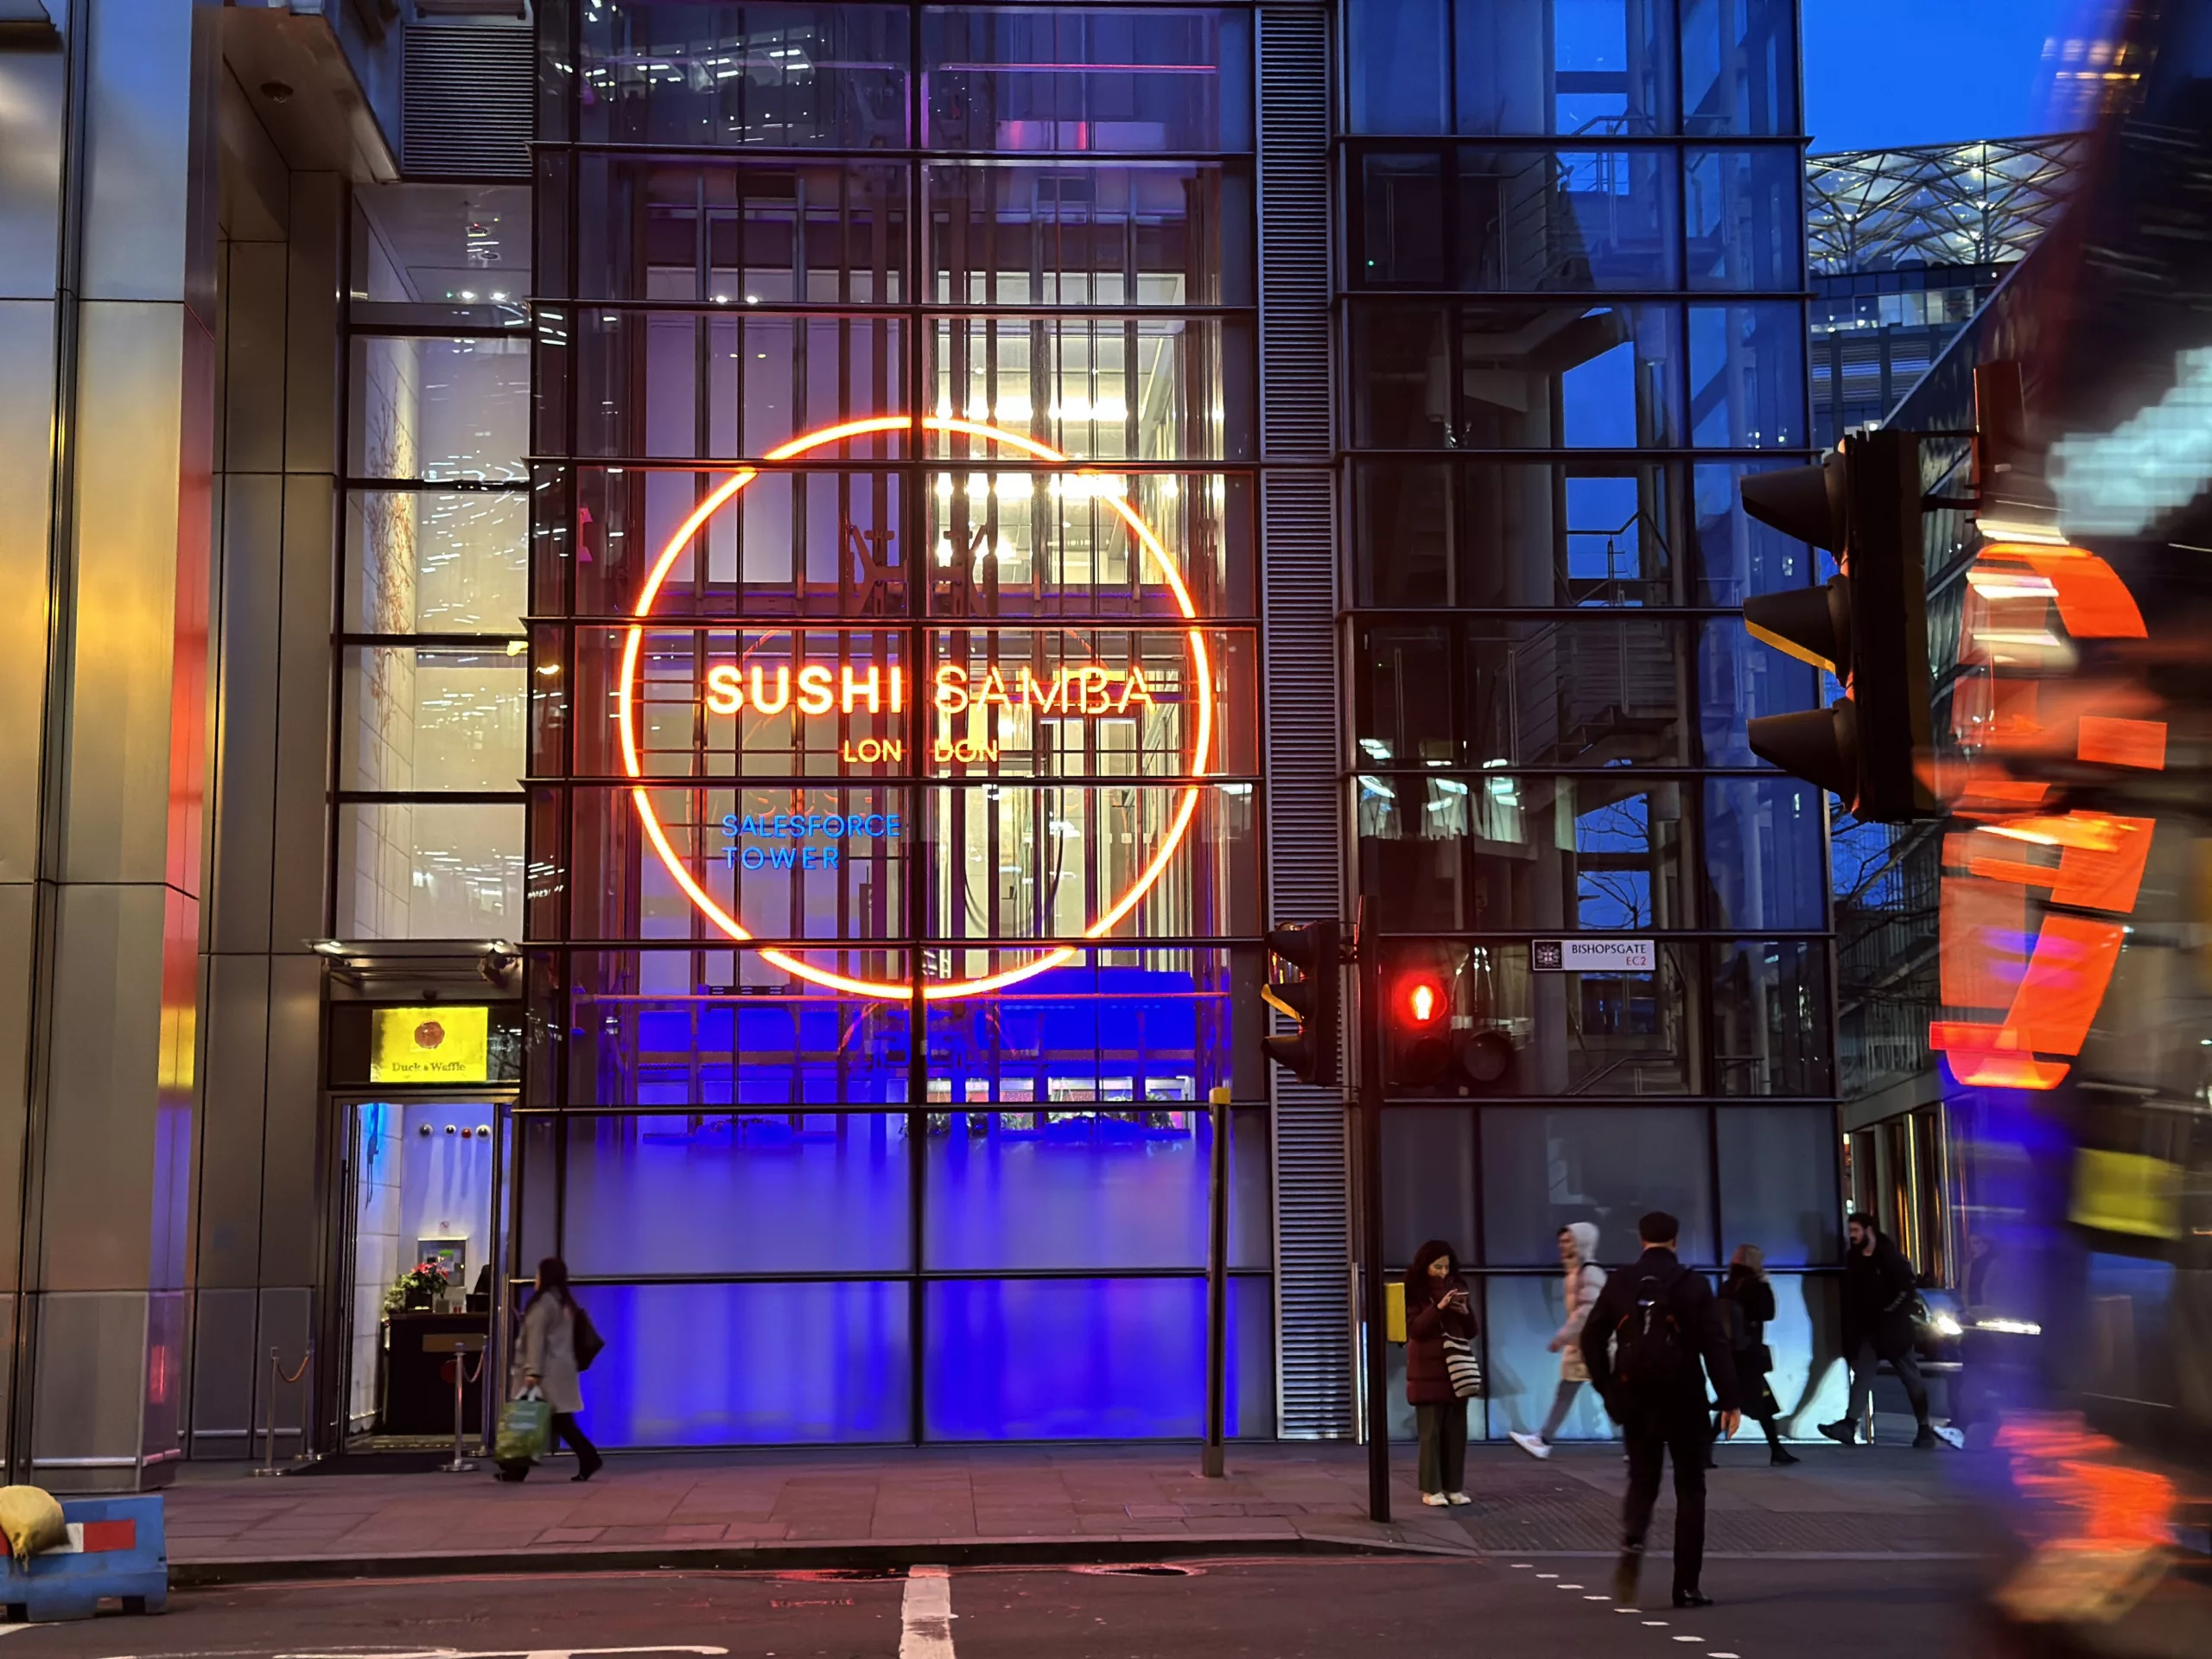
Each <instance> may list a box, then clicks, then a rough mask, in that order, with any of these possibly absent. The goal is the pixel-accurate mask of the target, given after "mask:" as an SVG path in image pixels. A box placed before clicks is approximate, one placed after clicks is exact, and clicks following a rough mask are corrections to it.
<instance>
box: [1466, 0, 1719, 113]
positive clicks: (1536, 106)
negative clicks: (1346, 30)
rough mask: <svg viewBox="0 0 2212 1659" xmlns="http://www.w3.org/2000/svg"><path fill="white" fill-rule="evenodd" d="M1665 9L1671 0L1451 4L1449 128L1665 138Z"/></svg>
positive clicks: (1669, 49)
mask: <svg viewBox="0 0 2212 1659" xmlns="http://www.w3.org/2000/svg"><path fill="white" fill-rule="evenodd" d="M1672 11H1673V6H1672V4H1671V3H1670V0H1457V6H1456V12H1457V15H1456V16H1455V17H1454V19H1453V37H1454V38H1453V45H1454V48H1455V50H1456V54H1457V61H1456V65H1455V68H1456V81H1457V86H1456V89H1455V96H1454V99H1453V107H1454V109H1455V111H1456V117H1455V124H1456V125H1457V127H1458V130H1459V131H1461V132H1467V133H1491V132H1496V133H1520V132H1530V133H1560V134H1569V133H1572V134H1578V135H1579V134H1584V133H1589V134H1603V135H1605V136H1609V137H1610V136H1612V135H1615V134H1621V133H1627V134H1634V135H1637V136H1643V137H1648V136H1650V135H1653V134H1657V133H1666V132H1672V131H1673V130H1675V126H1674V118H1675V86H1674V79H1675V77H1674V41H1673V40H1672V39H1671V38H1670V35H1671V33H1672V31H1671V29H1670V27H1669V25H1670V22H1671V17H1672Z"/></svg>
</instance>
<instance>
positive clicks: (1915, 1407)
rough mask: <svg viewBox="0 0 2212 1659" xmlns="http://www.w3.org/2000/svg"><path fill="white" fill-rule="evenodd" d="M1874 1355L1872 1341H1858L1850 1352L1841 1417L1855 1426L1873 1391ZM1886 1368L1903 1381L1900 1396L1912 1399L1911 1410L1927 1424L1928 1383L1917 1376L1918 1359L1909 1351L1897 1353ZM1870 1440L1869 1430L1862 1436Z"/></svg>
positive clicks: (1875, 1360)
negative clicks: (1845, 1406) (1847, 1393)
mask: <svg viewBox="0 0 2212 1659" xmlns="http://www.w3.org/2000/svg"><path fill="white" fill-rule="evenodd" d="M1881 1363H1882V1362H1881V1361H1880V1360H1879V1359H1878V1358H1877V1357H1875V1354H1874V1344H1872V1343H1871V1342H1862V1343H1860V1344H1859V1351H1858V1352H1857V1353H1855V1354H1853V1355H1852V1356H1851V1407H1850V1409H1849V1410H1847V1411H1846V1412H1845V1413H1844V1417H1843V1420H1844V1421H1846V1422H1847V1423H1849V1424H1850V1425H1852V1427H1854V1428H1856V1427H1859V1425H1861V1424H1863V1423H1864V1422H1865V1421H1866V1402H1867V1401H1868V1399H1870V1398H1871V1397H1872V1395H1873V1392H1874V1372H1875V1370H1876V1369H1877V1368H1878V1366H1879V1365H1880V1364H1881ZM1890 1369H1891V1370H1894V1371H1895V1372H1896V1373H1897V1381H1898V1382H1900V1383H1904V1397H1905V1398H1906V1399H1907V1400H1909V1401H1910V1402H1912V1414H1913V1415H1914V1416H1915V1417H1916V1418H1918V1419H1919V1420H1920V1426H1921V1427H1923V1428H1925V1427H1928V1385H1927V1384H1926V1383H1923V1382H1922V1381H1921V1380H1920V1363H1919V1361H1917V1360H1916V1359H1915V1358H1914V1357H1912V1354H1911V1352H1910V1351H1906V1352H1904V1353H1902V1354H1899V1355H1898V1356H1897V1357H1896V1358H1895V1359H1893V1360H1891V1362H1890ZM1866 1438H1867V1439H1868V1440H1872V1439H1873V1438H1874V1437H1873V1436H1872V1434H1871V1433H1870V1434H1868V1435H1867V1437H1866Z"/></svg>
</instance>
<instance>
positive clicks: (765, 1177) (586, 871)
mask: <svg viewBox="0 0 2212 1659" xmlns="http://www.w3.org/2000/svg"><path fill="white" fill-rule="evenodd" d="M538 30H539V42H540V55H541V61H542V67H543V77H542V81H541V86H542V98H541V104H540V111H539V137H540V140H541V142H540V144H539V147H538V152H537V154H538V162H537V167H538V173H537V188H536V199H537V226H538V241H537V267H536V283H535V289H534V293H535V296H536V301H535V342H536V352H537V364H536V381H535V399H536V401H535V416H534V418H535V429H534V432H535V435H534V442H533V446H532V450H533V454H534V457H535V459H534V461H533V462H532V467H531V480H530V499H531V569H530V580H531V600H530V609H531V619H532V620H531V640H530V647H529V652H528V658H529V665H530V672H531V682H530V683H531V689H532V693H533V696H532V700H531V719H530V731H529V744H530V760H529V767H528V772H529V776H530V779H531V786H530V803H529V828H528V832H527V833H528V848H529V861H530V878H529V894H528V899H527V909H528V919H527V924H526V933H527V939H528V951H527V956H528V973H529V975H530V991H529V995H530V998H531V1021H532V1025H533V1028H534V1030H535V1031H537V1033H539V1034H540V1038H541V1040H537V1041H534V1042H533V1044H532V1047H531V1069H530V1075H529V1077H528V1080H527V1083H526V1085H525V1101H524V1113H523V1122H522V1127H521V1128H520V1130H519V1133H518V1148H519V1152H518V1160H519V1168H518V1172H517V1179H516V1188H517V1202H518V1216H517V1226H518V1232H519V1245H520V1250H519V1259H520V1260H522V1261H524V1262H528V1261H530V1260H531V1259H533V1258H535V1257H536V1256H537V1255H541V1254H545V1253H551V1252H556V1251H557V1252H558V1253H560V1254H561V1255H563V1256H565V1257H566V1259H567V1261H568V1262H569V1267H570V1268H571V1270H572V1272H573V1273H574V1274H575V1275H576V1281H577V1283H578V1284H579V1286H580V1287H582V1295H583V1296H584V1297H585V1299H586V1300H588V1302H589V1303H590V1305H591V1307H592V1310H593V1314H594V1319H596V1320H597V1321H598V1322H599V1325H600V1326H601V1329H602V1330H603V1331H604V1332H605V1333H606V1334H607V1338H608V1342H609V1346H608V1350H607V1354H606V1355H605V1356H604V1357H602V1358H601V1360H600V1361H599V1362H598V1363H597V1364H596V1365H594V1368H593V1370H592V1374H591V1378H590V1383H591V1387H590V1389H588V1394H589V1396H590V1403H589V1408H588V1413H587V1416H586V1422H587V1426H588V1429H589V1431H590V1433H593V1434H594V1436H595V1437H597V1438H599V1439H601V1440H603V1441H605V1442H606V1443H608V1444H612V1445H615V1446H690V1445H715V1444H741V1443H757V1442H798V1441H827V1440H852V1441H906V1440H992V1439H1001V1438H1027V1439H1082V1438H1092V1437H1137V1438H1141V1437H1154V1436H1181V1435H1195V1434H1196V1433H1198V1432H1199V1428H1200V1425H1201V1413H1202V1404H1203V1375H1204V1373H1203V1361H1204V1354H1205V1325H1204V1306H1205V1298H1204V1279H1203V1271H1204V1267H1205V1236H1206V1217H1207V1204H1208V1185H1207V1170H1208V1162H1209V1158H1210V1155H1211V1139H1210V1131H1209V1128H1208V1124H1207V1116H1206V1112H1205V1103H1206V1101H1207V1099H1208V1096H1209V1094H1210V1093H1211V1091H1212V1090H1216V1089H1225V1090H1229V1091H1230V1096H1231V1097H1232V1098H1233V1099H1234V1100H1235V1101H1236V1102H1237V1103H1240V1104H1239V1105H1238V1107H1237V1108H1236V1110H1235V1111H1234V1113H1233V1115H1232V1116H1233V1122H1234V1128H1233V1131H1232V1137H1231V1138H1232V1141H1233V1145H1232V1147H1231V1148H1230V1154H1231V1156H1230V1166H1231V1168H1232V1170H1233V1172H1234V1177H1233V1180H1232V1183H1231V1185H1232V1188H1233V1192H1232V1195H1231V1211H1230V1219H1231V1238H1232V1268H1233V1269H1234V1277H1233V1280H1232V1284H1231V1294H1230V1362H1229V1363H1230V1414H1231V1432H1233V1433H1240V1434H1244V1435H1267V1434H1270V1433H1272V1432H1273V1427H1274V1404H1273V1402H1274V1376H1273V1359H1272V1351H1273V1338H1272V1332H1271V1315H1270V1308H1271V1302H1272V1295H1271V1287H1270V1281H1269V1276H1268V1262H1269V1255H1270V1247H1269V1238H1270V1230H1269V1224H1268V1166H1269V1160H1268V1125H1267V1121H1266V1114H1265V1112H1264V1109H1262V1108H1261V1107H1260V1106H1259V1105H1257V1104H1256V1103H1258V1102H1261V1101H1262V1100H1263V1099H1264V1096H1265V1089H1264V1079H1263V1078H1262V1076H1261V1072H1260V1067H1259V1065H1258V1061H1257V1052H1256V1034H1257V1033H1256V1021H1255V1017H1254V1015H1253V1014H1252V1013H1251V1009H1252V1007H1254V1006H1255V995H1254V988H1255V985H1256V982H1257V980H1258V976H1259V963H1258V949H1257V943H1256V938H1257V934H1258V932H1259V931H1260V912H1259V899H1258V892H1259V888H1258V874H1259V843H1258V830H1257V826H1258V823H1260V821H1261V820H1260V811H1261V805H1262V802H1261V795H1260V791H1261V779H1260V777H1259V763H1258V743H1257V734H1256V730H1255V722H1256V704H1257V694H1256V685H1257V668H1258V664H1257V642H1256V637H1255V628H1254V620H1255V575H1254V569H1255V531H1254V513H1255V505H1254V504H1255V493H1256V491H1255V478H1254V474H1253V470H1252V467H1253V462H1254V450H1255V441H1254V414H1253V408H1254V401H1255V372H1254V361H1253V353H1254V340H1255V313H1254V309H1253V290H1254V285H1255V272H1254V269H1253V259H1254V254H1253V243H1254V231H1253V204H1252V160H1251V149H1252V111H1251V107H1250V98H1251V92H1250V83H1251V70H1250V33H1251V30H1250V20H1249V16H1247V15H1246V13H1245V11H1244V10H1243V9H1241V8H1235V7H1217V8H1188V7H1149V6H1147V7H1141V8H1138V7H1124V6H1116V5H1107V6H1096V7H1090V8H1083V7H1048V6H1035V5H1005V6H989V7H952V6H931V5H912V4H891V5H882V4H813V5H807V4H767V5H753V4H725V5H668V4H624V3H616V0H598V3H592V0H569V3H557V0H556V3H553V4H546V5H542V6H541V7H540V9H539V11H538ZM1246 1102H1251V1103H1255V1104H1253V1105H1250V1106H1246V1105H1243V1104H1242V1103H1246Z"/></svg>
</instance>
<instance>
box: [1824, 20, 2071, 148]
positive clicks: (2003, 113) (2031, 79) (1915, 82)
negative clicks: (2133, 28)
mask: <svg viewBox="0 0 2212 1659" xmlns="http://www.w3.org/2000/svg"><path fill="white" fill-rule="evenodd" d="M1804 8H1805V12H1804V16H1805V120H1806V125H1807V127H1808V130H1810V131H1811V133H1812V135H1813V151H1814V153H1815V155H1819V154H1821V153H1823V152H1826V151H1829V150H1838V149H1889V148H1892V147H1895V146H1900V145H1905V144H1936V143H1949V142H1952V141H1955V140H1958V139H1965V138H2018V137H2026V136H2028V135H2030V134H2032V133H2038V132H2041V131H2043V130H2045V126H2046V121H2045V117H2044V83H2043V81H2042V79H2041V78H2040V76H2039V73H2038V71H2039V69H2040V67H2041V65H2042V60H2043V48H2044V41H2046V40H2048V39H2049V38H2050V37H2051V36H2052V35H2061V34H2063V33H2064V32H2066V28H2067V25H2068V24H2069V22H2072V21H2073V20H2074V18H2075V16H2076V14H2077V13H2078V12H2079V11H2081V10H2082V9H2083V8H2082V5H2081V3H2080V0H1804Z"/></svg>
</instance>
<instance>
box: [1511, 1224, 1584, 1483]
mask: <svg viewBox="0 0 2212 1659" xmlns="http://www.w3.org/2000/svg"><path fill="white" fill-rule="evenodd" d="M1597 1255H1598V1229H1597V1225H1596V1224H1595V1223H1592V1222H1587V1221H1577V1222H1571V1223H1569V1224H1567V1226H1564V1227H1562V1228H1560V1230H1559V1262H1560V1268H1561V1269H1562V1270H1563V1271H1564V1272H1565V1274H1566V1277H1567V1287H1566V1290H1567V1320H1566V1323H1565V1324H1563V1325H1560V1328H1559V1334H1558V1335H1557V1336H1555V1337H1554V1338H1552V1339H1551V1351H1552V1352H1554V1353H1555V1354H1557V1355H1558V1356H1559V1389H1558V1392H1556V1393H1555V1394H1554V1395H1552V1409H1551V1414H1550V1415H1549V1416H1548V1417H1546V1418H1545V1419H1544V1426H1543V1427H1541V1428H1540V1429H1538V1430H1537V1431H1536V1432H1535V1433H1534V1434H1522V1433H1516V1434H1515V1435H1514V1436H1513V1443H1514V1445H1516V1446H1519V1447H1520V1448H1521V1449H1522V1451H1523V1452H1527V1453H1528V1454H1529V1456H1530V1457H1532V1458H1548V1457H1549V1456H1551V1454H1552V1436H1553V1435H1554V1434H1556V1433H1559V1426H1560V1424H1561V1423H1563V1422H1565V1421H1567V1412H1568V1410H1569V1408H1572V1407H1573V1404H1574V1396H1575V1395H1576V1394H1577V1393H1578V1392H1579V1391H1580V1389H1581V1387H1582V1385H1583V1384H1584V1383H1587V1382H1588V1381H1589V1380H1590V1368H1589V1367H1588V1366H1587V1365H1586V1364H1585V1363H1583V1360H1582V1323H1583V1321H1584V1320H1585V1319H1588V1318H1589V1317H1590V1310H1591V1309H1592V1307H1595V1306H1597V1305H1598V1293H1599V1291H1601V1290H1603V1289H1604V1288H1605V1269H1604V1268H1601V1267H1599V1265H1598V1262H1597Z"/></svg>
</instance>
